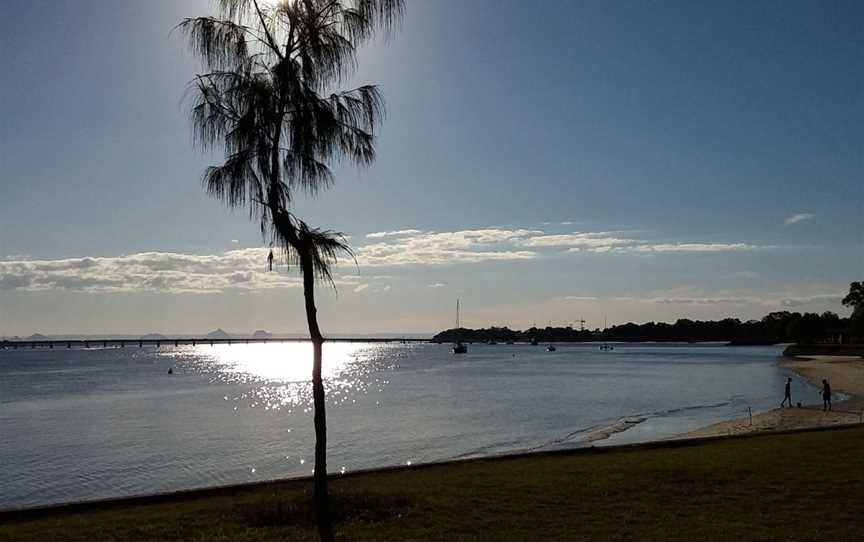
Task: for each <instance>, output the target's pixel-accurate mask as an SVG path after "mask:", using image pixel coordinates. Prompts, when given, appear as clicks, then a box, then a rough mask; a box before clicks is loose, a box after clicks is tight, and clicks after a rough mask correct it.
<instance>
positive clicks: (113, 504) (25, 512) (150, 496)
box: [0, 417, 857, 525]
mask: <svg viewBox="0 0 864 542" xmlns="http://www.w3.org/2000/svg"><path fill="white" fill-rule="evenodd" d="M754 418H755V417H754ZM855 425H857V424H855ZM849 429H854V425H848V424H844V425H828V426H816V427H801V428H795V429H786V430H776V431H751V432H749V433H742V434H714V435H708V436H701V437H693V438H675V439H665V440H651V441H645V442H634V443H629V444H615V445H610V446H587V447H583V448H566V449H559V450H540V451H529V452H517V453H504V454H498V455H489V456H482V457H467V458H462V459H450V460H446V461H433V462H430V463H418V464H416V465H393V466H388V467H373V468H369V469H358V470H355V471H352V472H349V473H346V474H337V473H331V474H329V475H328V479H329V480H330V481H331V482H337V481H339V480H350V479H353V478H365V477H368V476H370V475H371V476H375V475H386V474H391V473H396V474H398V473H408V472H422V471H426V470H435V469H441V468H450V467H458V466H465V465H469V466H470V465H475V464H490V463H491V464H495V463H502V462H509V461H514V460H517V461H518V460H531V459H544V458H556V457H561V458H570V457H573V458H577V457H594V456H606V455H617V454H621V453H634V452H636V453H638V452H643V451H649V450H661V451H662V450H678V449H688V448H693V447H697V448H698V447H700V446H704V445H706V444H712V443H719V442H737V441H745V440H751V439H758V438H762V437H766V436H775V437H782V436H792V435H802V434H809V433H824V432H833V431H845V430H849ZM311 482H312V476H310V475H306V476H297V477H287V478H275V479H272V480H261V481H257V482H246V483H239V484H226V485H215V486H206V487H197V488H191V489H180V490H176V491H163V492H156V493H144V494H139V495H131V496H121V497H107V498H103V499H92V500H82V501H72V502H62V503H54V504H46V505H41V506H29V507H23V508H3V509H0V525H3V524H4V523H5V522H11V521H23V520H28V519H38V518H43V517H50V516H54V515H57V514H80V513H89V512H98V511H107V510H112V509H117V508H120V509H122V508H127V507H135V506H147V505H158V504H171V503H184V502H188V501H192V500H196V499H204V498H213V497H228V498H231V497H234V496H237V495H239V494H242V493H245V492H249V491H258V490H266V489H268V488H271V487H277V486H281V485H284V484H301V485H302V484H308V483H311Z"/></svg>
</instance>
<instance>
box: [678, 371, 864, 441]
mask: <svg viewBox="0 0 864 542" xmlns="http://www.w3.org/2000/svg"><path fill="white" fill-rule="evenodd" d="M781 366H783V367H787V368H789V369H792V370H793V371H795V372H796V373H798V374H800V375H801V376H803V377H804V378H806V379H807V380H808V381H809V382H810V383H811V384H813V385H814V386H817V387H820V388H821V386H822V379H823V378H826V379H828V382H829V383H830V384H831V388H832V390H833V391H834V392H841V393H843V394H845V395H847V396H849V399H848V400H846V401H834V404H833V408H832V410H831V411H830V412H824V411H823V410H822V401H821V398H820V396H819V394H818V392H815V391H814V394H813V396H812V397H810V396H808V397H798V398H796V397H793V398H792V399H793V401H795V402H796V403H797V402H798V401H801V403H802V406H801V407H792V408H775V409H774V410H770V411H768V412H763V413H761V414H755V415H754V416H753V423H752V425H751V423H750V419H749V417H745V418H739V419H736V420H729V421H726V422H720V423H716V424H714V425H709V426H708V427H703V428H702V429H697V430H696V431H692V432H690V433H687V434H685V435H681V436H680V437H677V438H694V437H713V436H722V435H741V434H746V433H754V432H762V431H785V430H790V429H803V428H808V427H825V426H832V425H847V424H857V423H861V421H862V420H864V416H862V411H864V359H862V358H860V357H849V356H842V357H841V356H811V357H807V358H804V357H796V358H789V359H787V360H784V361H783V362H781ZM782 398H783V397H782V394H778V400H782ZM817 402H818V404H817Z"/></svg>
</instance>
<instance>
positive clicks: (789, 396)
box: [780, 377, 792, 408]
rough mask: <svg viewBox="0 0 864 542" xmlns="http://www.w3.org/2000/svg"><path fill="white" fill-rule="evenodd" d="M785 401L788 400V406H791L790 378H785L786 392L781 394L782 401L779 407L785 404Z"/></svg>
mask: <svg viewBox="0 0 864 542" xmlns="http://www.w3.org/2000/svg"><path fill="white" fill-rule="evenodd" d="M786 401H789V408H792V378H791V377H787V378H786V392H785V394H784V395H783V402H782V403H780V408H783V407H784V406H786Z"/></svg>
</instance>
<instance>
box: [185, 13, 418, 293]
mask: <svg viewBox="0 0 864 542" xmlns="http://www.w3.org/2000/svg"><path fill="white" fill-rule="evenodd" d="M216 4H217V11H218V16H216V17H195V18H188V19H184V20H183V21H182V22H181V23H180V24H179V25H178V29H179V30H180V31H182V32H183V33H184V34H185V35H186V37H187V38H188V40H189V45H190V48H191V50H192V51H193V52H194V54H195V55H196V57H197V58H198V59H199V60H200V62H201V64H202V66H203V67H204V69H205V72H204V73H201V74H198V75H197V76H196V77H195V78H194V80H193V81H192V82H191V83H190V86H189V92H188V98H189V100H190V116H191V122H192V128H193V139H194V141H195V143H196V145H198V146H199V147H200V148H202V149H203V150H216V151H222V152H223V153H224V155H225V160H224V162H223V163H221V164H219V165H214V166H211V167H209V168H207V170H206V171H205V173H204V175H203V178H202V182H203V184H204V187H205V189H206V190H207V192H208V193H210V194H211V195H212V196H214V197H216V198H218V199H220V200H222V201H223V202H225V203H226V204H227V205H228V206H229V207H231V208H239V207H245V208H247V209H248V210H249V213H250V217H251V218H253V219H254V220H256V221H257V222H258V223H259V225H260V228H261V231H262V233H263V234H265V235H269V236H272V240H273V242H274V243H275V244H277V245H279V246H281V247H282V248H284V252H283V253H284V256H285V258H286V261H288V262H289V263H290V262H291V261H294V260H296V258H295V257H294V256H292V255H291V253H292V252H294V253H296V251H297V250H298V249H300V248H301V246H300V245H298V244H297V243H303V244H306V245H314V246H317V247H318V248H316V249H315V252H316V254H317V255H318V256H319V257H320V258H318V259H317V261H316V264H317V265H319V267H318V268H317V271H316V274H317V275H318V276H319V277H321V278H329V276H330V272H329V265H330V264H331V263H332V262H333V261H334V259H335V256H336V255H338V253H340V252H342V251H343V249H344V248H345V245H344V243H342V242H341V241H340V239H342V238H341V236H339V235H337V236H335V237H334V236H332V235H329V233H330V232H325V231H321V230H313V229H312V228H309V227H308V226H306V225H305V224H303V223H302V221H298V220H297V219H296V218H295V215H294V214H293V212H292V204H293V200H294V195H295V192H296V191H297V190H301V191H304V192H306V193H309V194H315V193H317V192H318V191H319V190H321V189H322V188H326V187H328V186H330V185H331V184H332V182H333V172H332V170H331V167H330V165H331V164H332V163H333V162H334V161H341V160H347V161H349V162H351V163H354V164H358V165H366V164H369V163H370V162H372V161H373V160H374V158H375V144H374V143H375V129H376V127H377V126H378V125H379V124H380V122H381V120H382V119H383V117H384V113H385V111H384V101H383V98H382V96H381V93H380V91H379V89H378V88H377V87H376V86H374V85H365V86H360V87H357V88H353V89H348V90H334V89H335V87H337V86H339V85H340V84H343V83H344V82H345V81H346V80H347V79H348V78H349V77H350V76H351V75H352V74H353V71H354V69H355V67H356V59H357V49H358V47H359V46H361V45H362V44H363V43H365V42H366V41H367V40H369V39H370V38H371V37H372V36H373V34H374V33H375V32H376V31H378V30H382V31H384V32H385V33H388V34H389V33H390V32H391V31H392V30H394V29H395V27H396V25H397V23H398V22H399V20H400V17H401V14H402V11H403V9H404V5H403V1H402V0H345V1H339V0H284V1H281V2H276V3H264V2H258V1H256V0H217V2H216Z"/></svg>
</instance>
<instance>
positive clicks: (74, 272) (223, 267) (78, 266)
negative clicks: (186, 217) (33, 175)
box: [0, 248, 338, 293]
mask: <svg viewBox="0 0 864 542" xmlns="http://www.w3.org/2000/svg"><path fill="white" fill-rule="evenodd" d="M337 282H338V281H337ZM301 286H302V282H301V281H300V278H299V277H297V276H287V275H286V274H285V273H284V272H277V271H273V272H269V271H268V270H267V250H266V249H254V248H252V249H239V250H231V251H228V252H224V253H222V254H215V255H199V254H178V253H173V252H142V253H138V254H130V255H124V256H114V257H83V258H66V259H59V260H18V261H3V262H0V289H7V290H8V289H19V290H29V291H38V290H70V291H83V292H169V293H208V292H220V291H224V290H227V289H249V290H251V289H272V288H298V287H301Z"/></svg>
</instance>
